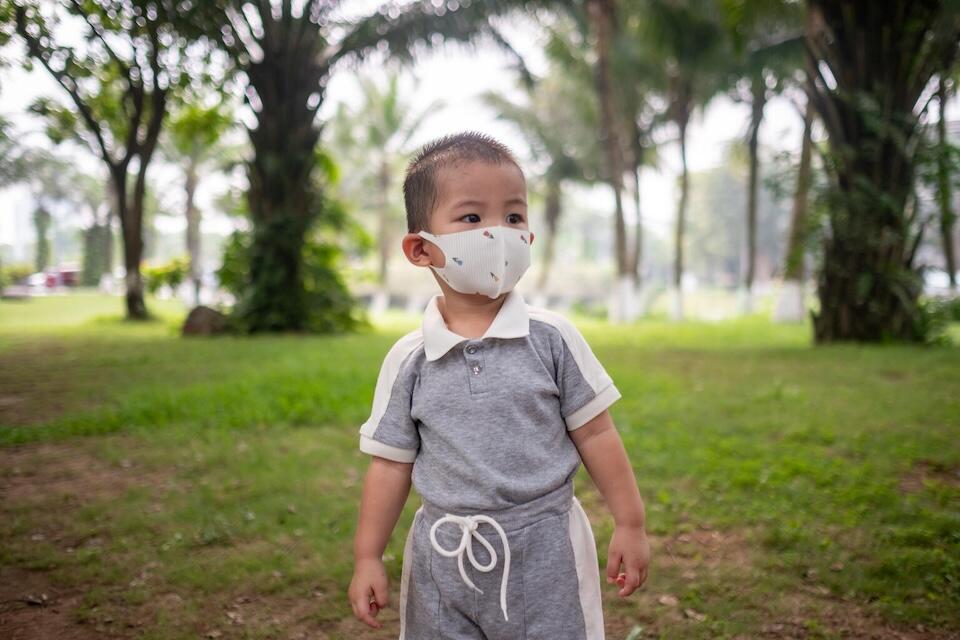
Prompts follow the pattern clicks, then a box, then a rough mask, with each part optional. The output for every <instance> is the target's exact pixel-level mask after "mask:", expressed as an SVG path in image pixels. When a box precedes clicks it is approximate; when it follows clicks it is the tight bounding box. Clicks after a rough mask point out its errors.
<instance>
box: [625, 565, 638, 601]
mask: <svg viewBox="0 0 960 640" xmlns="http://www.w3.org/2000/svg"><path fill="white" fill-rule="evenodd" d="M638 586H640V572H639V571H637V568H636V567H627V579H626V581H625V582H624V583H623V588H622V589H620V595H621V596H623V597H626V596H628V595H630V594H631V593H633V592H634V591H635V590H636V589H637V587H638Z"/></svg>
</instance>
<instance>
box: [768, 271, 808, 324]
mask: <svg viewBox="0 0 960 640" xmlns="http://www.w3.org/2000/svg"><path fill="white" fill-rule="evenodd" d="M803 297H804V296H803V285H802V284H801V283H800V282H798V281H797V280H784V281H783V284H781V285H780V290H779V292H778V293H777V301H776V303H775V304H774V307H773V321H774V322H785V323H786V322H803V320H804V318H805V317H806V313H807V310H806V307H805V305H804V301H803Z"/></svg>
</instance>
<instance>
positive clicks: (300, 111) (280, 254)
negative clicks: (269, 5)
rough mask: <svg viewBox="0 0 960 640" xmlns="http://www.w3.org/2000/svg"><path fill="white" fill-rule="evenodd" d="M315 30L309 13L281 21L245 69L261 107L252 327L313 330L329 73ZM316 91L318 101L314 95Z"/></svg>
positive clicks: (244, 303)
mask: <svg viewBox="0 0 960 640" xmlns="http://www.w3.org/2000/svg"><path fill="white" fill-rule="evenodd" d="M312 27H313V25H312V24H310V23H307V18H306V17H303V18H299V19H293V18H291V19H283V20H279V21H275V22H274V23H272V24H271V25H270V30H269V31H267V32H266V36H265V37H264V39H263V40H262V41H261V42H260V46H261V47H262V48H263V50H264V51H263V56H262V59H261V60H259V61H257V62H251V63H250V64H249V66H248V67H247V69H246V72H247V76H248V78H249V82H250V86H251V87H252V88H253V89H255V91H256V95H257V97H258V98H259V101H260V104H261V108H260V109H259V111H257V112H256V116H257V126H256V127H255V128H254V129H251V130H250V131H249V135H250V142H251V143H252V146H253V150H254V154H253V158H252V159H251V160H250V161H249V162H248V163H247V175H248V179H249V181H250V188H249V190H248V192H247V200H248V202H249V205H250V213H251V215H252V218H253V243H252V246H251V253H250V283H249V286H248V288H247V291H246V293H245V294H244V296H243V299H242V300H241V301H240V303H239V304H238V309H237V310H236V312H237V314H238V316H239V317H240V319H241V320H242V321H243V323H244V324H245V325H246V329H247V330H248V331H250V332H259V331H303V330H306V329H307V328H308V321H309V308H308V303H307V294H306V289H305V286H304V278H303V268H302V265H303V248H304V243H305V241H306V234H307V232H308V230H309V229H310V228H311V226H312V225H313V222H314V221H315V220H316V218H317V216H318V214H319V209H318V207H319V206H320V205H321V202H320V198H319V193H317V191H316V188H315V186H314V183H313V173H314V169H315V167H316V162H317V161H316V156H315V153H314V150H315V148H316V145H317V140H318V139H319V134H320V132H319V130H318V128H317V127H316V126H315V125H314V121H315V119H316V110H317V108H318V107H319V105H320V104H322V102H323V99H322V94H323V92H324V87H323V85H322V84H321V80H322V79H323V78H324V76H325V75H326V70H325V69H324V68H323V67H322V66H321V65H320V64H319V63H318V62H316V61H318V60H321V59H322V56H321V51H322V44H323V43H322V41H321V38H320V35H319V33H317V32H315V30H314V29H313V28H312ZM292 43H296V44H297V47H295V48H294V47H292ZM314 93H319V94H320V99H319V100H311V98H310V96H311V94H314Z"/></svg>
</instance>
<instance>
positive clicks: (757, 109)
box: [740, 74, 767, 313]
mask: <svg viewBox="0 0 960 640" xmlns="http://www.w3.org/2000/svg"><path fill="white" fill-rule="evenodd" d="M751 93H752V94H753V95H752V103H751V113H750V136H749V139H748V142H747V147H748V150H749V154H750V177H749V184H748V187H747V189H748V191H747V220H746V222H747V224H746V232H747V238H746V243H745V247H744V249H745V250H744V251H743V253H742V254H741V258H742V263H741V273H742V274H743V282H742V288H741V291H740V312H741V313H750V312H751V311H752V310H753V279H754V276H755V269H756V264H757V195H758V194H757V186H758V178H759V173H760V158H759V143H760V124H761V123H762V122H763V108H764V106H766V101H767V87H766V85H765V84H764V79H763V74H758V75H757V76H755V77H754V78H753V80H752V82H751Z"/></svg>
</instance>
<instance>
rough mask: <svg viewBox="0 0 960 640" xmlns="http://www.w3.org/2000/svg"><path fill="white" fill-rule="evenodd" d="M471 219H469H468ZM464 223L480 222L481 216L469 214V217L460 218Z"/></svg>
mask: <svg viewBox="0 0 960 640" xmlns="http://www.w3.org/2000/svg"><path fill="white" fill-rule="evenodd" d="M468 218H469V219H468ZM460 219H461V220H463V221H464V222H480V216H478V215H477V214H475V213H468V214H467V215H465V216H463V217H462V218H460Z"/></svg>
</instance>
